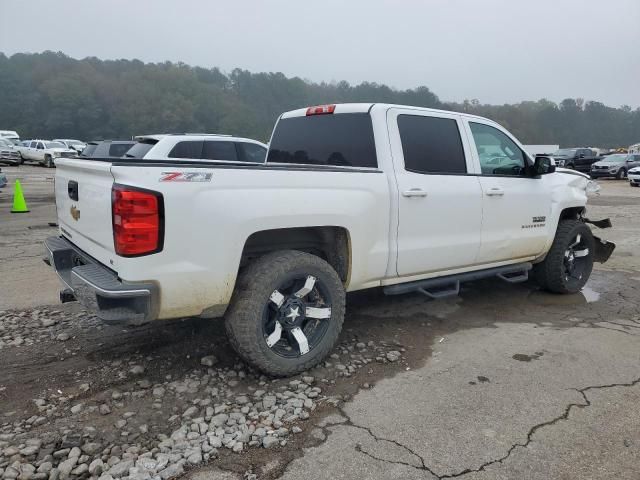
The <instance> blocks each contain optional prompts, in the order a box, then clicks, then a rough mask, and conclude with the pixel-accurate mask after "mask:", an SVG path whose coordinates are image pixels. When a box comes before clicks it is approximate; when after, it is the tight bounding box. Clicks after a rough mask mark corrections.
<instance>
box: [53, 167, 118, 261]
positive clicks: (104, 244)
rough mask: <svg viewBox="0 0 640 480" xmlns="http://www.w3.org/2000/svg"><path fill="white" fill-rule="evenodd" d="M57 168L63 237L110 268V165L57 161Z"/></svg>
mask: <svg viewBox="0 0 640 480" xmlns="http://www.w3.org/2000/svg"><path fill="white" fill-rule="evenodd" d="M56 167H57V168H56V178H55V194H56V207H57V210H58V224H59V226H60V231H61V233H62V235H63V236H64V237H66V238H67V239H69V240H70V241H71V242H72V243H73V244H75V245H76V246H77V247H78V248H80V249H81V250H83V251H84V252H86V253H87V254H88V255H90V256H92V257H94V258H95V259H97V260H98V261H100V262H101V263H103V264H104V265H107V266H109V265H110V264H111V259H112V258H113V256H114V245H113V229H112V224H111V187H112V185H113V176H112V175H111V163H109V162H99V161H93V160H81V159H58V160H56Z"/></svg>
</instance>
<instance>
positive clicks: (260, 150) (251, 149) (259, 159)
mask: <svg viewBox="0 0 640 480" xmlns="http://www.w3.org/2000/svg"><path fill="white" fill-rule="evenodd" d="M236 147H237V148H238V159H239V160H240V161H241V162H249V163H264V161H265V159H266V157H267V149H266V148H264V147H263V146H262V145H258V144H256V143H245V142H238V143H236Z"/></svg>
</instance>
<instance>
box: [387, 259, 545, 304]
mask: <svg viewBox="0 0 640 480" xmlns="http://www.w3.org/2000/svg"><path fill="white" fill-rule="evenodd" d="M532 267H533V265H532V264H531V263H529V262H526V263H517V264H515V265H506V266H504V267H494V268H488V269H486V270H477V271H474V272H465V273H457V274H455V275H447V276H445V277H438V278H427V279H425V280H417V281H415V282H409V283H400V284H397V285H388V286H386V287H384V288H383V292H384V293H385V294H386V295H401V294H403V293H409V292H420V293H422V294H424V295H426V296H427V297H429V298H433V299H436V298H445V297H450V296H454V295H458V294H459V293H460V282H470V281H472V280H479V279H482V278H488V277H498V278H500V279H502V280H504V281H505V282H509V283H520V282H525V281H527V280H528V278H529V270H531V268H532Z"/></svg>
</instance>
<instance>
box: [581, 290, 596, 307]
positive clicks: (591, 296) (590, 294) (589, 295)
mask: <svg viewBox="0 0 640 480" xmlns="http://www.w3.org/2000/svg"><path fill="white" fill-rule="evenodd" d="M580 293H582V295H584V299H585V300H586V301H587V303H593V302H597V301H598V300H600V293H598V292H596V291H595V290H594V289H593V288H589V287H584V288H583V289H582V292H580Z"/></svg>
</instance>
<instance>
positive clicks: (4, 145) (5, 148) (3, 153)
mask: <svg viewBox="0 0 640 480" xmlns="http://www.w3.org/2000/svg"><path fill="white" fill-rule="evenodd" d="M0 163H6V164H9V165H20V163H21V159H20V153H19V152H18V150H17V149H16V146H15V145H14V144H13V142H11V141H10V140H9V139H7V138H4V137H0Z"/></svg>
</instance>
